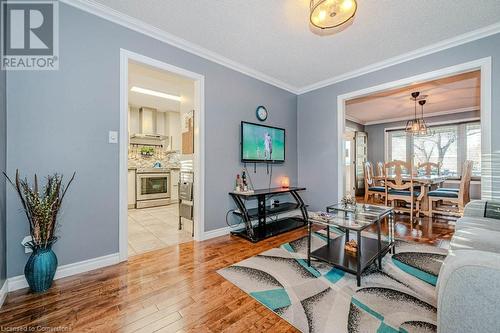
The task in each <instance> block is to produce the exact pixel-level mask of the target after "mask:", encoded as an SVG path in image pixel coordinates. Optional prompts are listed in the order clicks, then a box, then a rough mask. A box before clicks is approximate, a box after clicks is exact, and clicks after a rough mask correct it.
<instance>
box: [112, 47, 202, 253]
mask: <svg viewBox="0 0 500 333" xmlns="http://www.w3.org/2000/svg"><path fill="white" fill-rule="evenodd" d="M129 60H133V61H136V62H139V63H142V64H146V65H149V66H152V67H155V68H158V69H160V70H165V71H169V72H171V73H175V74H178V75H182V76H184V77H187V78H189V79H192V80H193V81H194V85H195V103H194V109H195V112H194V117H195V119H194V133H195V134H194V136H195V138H194V140H195V154H194V221H195V222H194V224H195V226H194V239H195V240H196V241H200V240H202V239H203V238H204V231H205V222H204V216H203V213H204V211H205V210H204V207H205V142H204V140H203V137H204V133H205V132H204V130H205V77H204V76H203V75H201V74H198V73H194V72H191V71H188V70H186V69H183V68H180V67H176V66H173V65H170V64H167V63H165V62H162V61H159V60H156V59H153V58H149V57H147V56H144V55H141V54H138V53H134V52H131V51H128V50H125V49H120V141H119V142H120V171H119V172H120V182H119V183H120V185H119V197H120V199H119V202H120V204H119V209H120V212H119V252H120V261H125V260H127V259H128V253H127V252H128V244H127V240H128V230H127V229H128V228H127V225H128V223H127V209H128V204H127V188H128V187H127V180H128V179H127V178H128V177H127V173H128V160H127V156H128V124H127V122H128V62H129Z"/></svg>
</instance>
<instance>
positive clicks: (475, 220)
mask: <svg viewBox="0 0 500 333" xmlns="http://www.w3.org/2000/svg"><path fill="white" fill-rule="evenodd" d="M466 228H480V229H487V230H493V231H498V232H500V221H499V220H496V219H488V218H485V217H469V216H464V217H462V218H459V219H458V220H457V223H456V225H455V230H461V229H466ZM499 241H500V240H499Z"/></svg>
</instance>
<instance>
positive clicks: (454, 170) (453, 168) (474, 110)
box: [337, 58, 493, 199]
mask: <svg viewBox="0 0 500 333" xmlns="http://www.w3.org/2000/svg"><path fill="white" fill-rule="evenodd" d="M457 78H458V79H457ZM460 78H462V79H463V80H460ZM467 78H469V79H470V80H469V82H471V81H474V79H475V80H476V85H475V86H474V87H465V86H464V87H461V88H460V87H458V88H457V89H453V88H452V89H451V93H452V94H453V93H454V92H455V93H457V95H456V97H457V98H450V97H449V96H448V97H447V98H445V100H448V102H450V100H451V103H449V105H448V107H447V109H448V110H437V109H436V110H435V112H434V113H435V114H434V116H439V117H441V118H443V119H440V120H439V121H435V122H434V123H433V122H432V121H430V123H429V125H430V127H433V126H434V128H433V129H432V128H431V130H432V131H431V132H440V131H441V132H442V131H448V132H450V133H443V136H448V134H450V135H451V136H453V137H454V138H455V139H454V140H452V141H453V142H452V144H455V145H458V146H457V147H456V149H455V148H453V147H452V148H453V149H451V148H450V150H449V151H448V152H449V153H450V154H449V155H450V156H449V158H448V159H445V160H443V161H441V160H440V159H442V157H443V156H440V155H439V154H438V156H437V159H438V160H437V162H442V164H443V165H445V169H447V170H444V171H446V172H448V173H449V174H451V176H450V181H449V183H450V184H449V185H450V187H454V186H456V185H457V183H458V180H454V179H453V175H455V176H458V177H459V176H460V172H461V171H462V168H461V167H462V164H461V163H462V162H464V160H475V163H474V167H473V174H474V175H475V183H476V184H475V185H476V186H473V188H474V193H473V196H474V197H476V198H482V199H488V198H491V196H492V195H493V191H492V186H491V185H492V175H491V170H492V165H491V163H492V162H491V156H492V152H491V58H484V59H479V60H475V61H471V62H468V63H463V64H459V65H456V66H451V67H447V68H443V69H439V70H436V71H433V72H428V73H424V74H420V75H416V76H413V77H409V78H405V79H402V80H398V81H393V82H388V83H384V84H381V85H377V86H373V87H368V88H365V89H361V90H357V91H353V92H350V93H347V94H344V95H339V96H338V98H337V110H338V112H337V126H338V133H339V136H338V153H339V156H338V159H339V161H342V160H345V133H346V129H347V128H348V127H353V126H350V124H352V123H354V124H355V125H356V126H358V125H359V126H358V128H359V127H361V128H362V129H356V130H357V131H358V132H362V133H365V134H366V135H367V136H368V138H367V142H368V145H367V146H368V151H367V159H368V160H370V159H372V160H374V163H377V162H382V163H383V162H386V161H389V160H395V159H396V160H400V159H403V158H402V156H403V155H401V154H402V153H401V152H403V151H404V152H405V154H404V156H403V157H405V158H406V159H407V160H408V161H410V162H412V164H415V163H417V164H418V162H425V161H423V159H426V158H427V159H429V160H432V159H433V158H434V157H436V156H434V155H436V154H435V153H434V152H431V151H430V150H432V147H431V145H430V142H427V141H432V140H431V139H433V138H432V137H430V138H429V137H427V138H412V139H410V140H405V142H406V145H402V144H398V147H400V149H399V150H398V149H396V148H397V147H395V146H394V143H398V142H399V141H398V140H397V139H398V137H397V134H398V133H399V132H397V130H401V129H402V130H403V132H404V129H405V124H406V121H407V120H408V119H410V118H412V117H411V116H412V115H413V114H412V115H406V114H404V111H405V110H406V109H408V110H410V109H411V105H410V104H409V103H410V96H411V95H410V94H411V92H413V90H415V89H416V90H422V93H424V94H425V95H428V98H427V99H428V101H429V103H428V104H426V110H429V107H431V104H434V106H436V105H438V104H442V103H441V102H443V100H441V99H440V98H439V97H438V96H439V95H443V96H445V95H446V94H448V93H450V91H449V89H448V92H446V90H447V88H446V87H445V88H444V89H443V90H442V91H438V93H436V91H435V90H436V89H437V90H439V84H441V85H442V86H446V85H448V88H450V87H452V86H453V84H458V85H460V84H462V85H463V84H464V82H466V81H467ZM426 84H429V86H428V87H426V86H425V85H426ZM462 88H466V90H467V91H468V92H469V93H471V95H470V96H469V95H467V96H466V94H465V93H461V92H463V91H464V90H463V89H462ZM426 90H429V91H427V92H426ZM405 92H406V93H407V94H406V95H405V96H404V98H405V102H406V103H404V104H401V101H400V100H398V97H397V94H398V93H401V94H402V93H405ZM391 96H392V97H391ZM450 96H451V95H450ZM433 97H434V102H431V101H432V98H433ZM378 98H380V99H383V100H385V102H386V103H387V104H384V105H385V106H384V105H382V104H381V105H378V106H377V105H374V107H372V108H369V109H367V110H366V114H367V117H380V118H381V119H368V118H367V119H365V120H362V119H358V117H356V110H355V109H356V107H357V106H363V107H366V103H369V102H370V100H372V99H373V100H374V99H378ZM391 98H392V100H391ZM464 100H465V101H471V103H472V104H473V105H472V104H471V105H470V106H468V107H460V106H456V105H455V106H453V105H452V104H453V103H455V102H456V103H459V104H460V103H463V101H464ZM398 103H399V104H398ZM355 104H358V105H355ZM392 106H396V111H395V114H393V115H388V114H384V112H387V111H388V110H389V109H390V107H392ZM434 106H432V107H434ZM377 107H378V109H377ZM406 111H407V110H406ZM410 111H411V110H410ZM418 111H419V115H420V106H419V109H418ZM426 112H427V111H426ZM454 114H455V115H456V114H460V115H461V116H463V119H461V120H460V121H457V120H456V119H455V120H452V119H448V118H453V117H454V116H453V115H454ZM358 116H359V114H358ZM426 117H427V118H429V119H430V118H431V117H432V115H429V114H428V113H426ZM444 118H447V119H444ZM455 118H457V117H455ZM434 120H436V119H434ZM391 122H392V123H395V122H401V123H402V125H400V126H390V127H389V126H385V127H384V123H391ZM438 125H441V127H443V128H437V127H436V126H438ZM445 125H450V126H452V127H453V126H456V128H453V129H451V127H450V128H444V127H446V126H445ZM356 126H354V127H356ZM368 126H370V127H373V128H375V127H376V126H379V127H380V126H381V128H382V129H381V130H378V131H375V132H373V131H370V132H371V133H367V132H366V127H368ZM451 132H453V133H451ZM455 132H456V133H455ZM454 133H455V135H452V134H454ZM467 133H469V134H470V136H471V137H470V138H467ZM478 133H479V134H478ZM404 136H406V135H404ZM467 139H469V140H467ZM400 141H401V140H400ZM467 142H469V145H467ZM474 142H476V143H477V144H474ZM399 143H401V142H399ZM417 146H418V147H417ZM474 146H479V147H480V148H479V150H478V149H474ZM419 148H423V150H424V152H423V153H422V154H423V155H422V154H421V152H419V151H417V150H418V149H419ZM427 148H429V149H427ZM438 148H439V147H438ZM398 152H399V153H401V154H400V155H401V156H399V155H397V154H398ZM452 153H454V154H452ZM398 156H399V157H398ZM356 158H357V156H356ZM455 160H456V161H455ZM478 160H479V161H478ZM452 162H453V163H454V162H456V163H455V164H453V163H452ZM478 162H479V163H478ZM345 166H346V163H341V167H340V168H339V170H338V184H339V187H338V191H339V192H338V197H339V199H340V198H342V197H343V196H344V195H345V194H346V193H347V192H346V185H345V182H346V181H345ZM363 183H364V182H363ZM473 183H474V182H473ZM355 184H356V186H359V187H362V189H363V191H364V184H363V185H361V182H359V184H358V183H357V182H355Z"/></svg>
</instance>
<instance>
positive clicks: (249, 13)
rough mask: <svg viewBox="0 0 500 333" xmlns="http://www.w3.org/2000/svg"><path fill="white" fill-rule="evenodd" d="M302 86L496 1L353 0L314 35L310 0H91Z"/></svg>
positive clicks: (402, 46) (473, 22)
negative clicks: (334, 26) (334, 25)
mask: <svg viewBox="0 0 500 333" xmlns="http://www.w3.org/2000/svg"><path fill="white" fill-rule="evenodd" d="M94 2H98V3H100V4H102V5H105V6H108V7H111V8H113V9H115V10H117V11H119V12H121V13H124V14H127V15H129V16H131V17H134V18H136V19H139V20H141V21H143V22H145V23H147V24H149V25H152V26H154V27H156V28H159V29H161V30H163V31H165V32H167V33H170V34H172V35H174V36H177V37H179V38H182V39H184V40H186V41H188V42H190V43H193V44H195V45H198V46H201V47H203V48H205V49H208V50H209V51H212V52H215V53H217V54H219V55H222V56H224V57H226V58H228V59H230V60H232V61H234V62H237V63H239V64H242V65H244V66H246V67H248V68H251V69H253V70H256V71H258V72H261V73H264V74H266V75H267V76H270V77H272V78H274V79H276V80H279V81H281V82H284V83H285V84H287V85H289V86H292V87H296V88H304V87H306V86H308V85H311V84H314V83H317V82H319V81H322V80H326V79H329V78H332V77H336V76H339V75H342V74H345V73H347V72H350V71H353V70H356V69H359V68H362V67H365V66H368V65H371V64H374V63H377V62H380V61H383V60H386V59H388V58H390V57H394V56H398V55H401V54H404V53H407V52H410V51H413V50H416V49H418V48H422V47H425V46H428V45H431V44H434V43H437V42H439V41H442V40H445V39H449V38H452V37H455V36H457V35H460V34H464V33H467V32H470V31H473V30H476V29H479V28H482V27H485V26H488V25H491V24H494V23H497V22H499V21H500V1H499V0H480V1H470V0H425V1H422V0H404V1H402V0H358V5H359V8H358V13H357V15H356V17H355V20H354V22H353V23H352V25H350V26H349V27H348V28H347V29H345V30H344V31H341V32H339V33H337V34H334V35H328V36H318V35H316V34H313V33H312V32H311V30H310V27H309V24H308V4H309V0H182V1H179V0H175V1H174V0H148V1H138V0H94Z"/></svg>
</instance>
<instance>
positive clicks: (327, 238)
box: [326, 226, 330, 247]
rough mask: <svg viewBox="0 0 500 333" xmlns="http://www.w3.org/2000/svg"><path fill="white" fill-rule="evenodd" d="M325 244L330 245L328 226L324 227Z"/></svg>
mask: <svg viewBox="0 0 500 333" xmlns="http://www.w3.org/2000/svg"><path fill="white" fill-rule="evenodd" d="M326 244H327V245H328V247H330V227H329V226H328V227H326Z"/></svg>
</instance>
